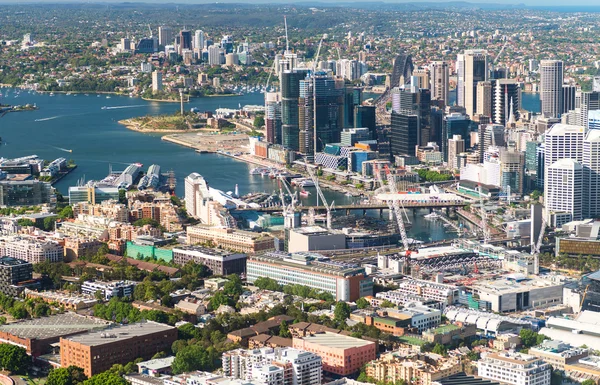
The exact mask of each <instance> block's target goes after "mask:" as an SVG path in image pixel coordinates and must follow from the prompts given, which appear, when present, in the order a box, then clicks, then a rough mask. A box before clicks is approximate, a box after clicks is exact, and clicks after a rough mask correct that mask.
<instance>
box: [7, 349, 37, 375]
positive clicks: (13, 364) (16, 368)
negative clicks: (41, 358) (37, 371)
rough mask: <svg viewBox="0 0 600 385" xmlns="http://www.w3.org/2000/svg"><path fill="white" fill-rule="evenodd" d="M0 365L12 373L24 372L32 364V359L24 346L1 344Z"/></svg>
mask: <svg viewBox="0 0 600 385" xmlns="http://www.w3.org/2000/svg"><path fill="white" fill-rule="evenodd" d="M0 366H1V367H2V368H3V369H4V370H8V371H9V372H11V373H17V374H22V373H26V372H27V370H28V369H29V367H30V366H31V359H30V358H29V356H28V355H27V351H26V350H25V349H24V348H22V347H19V346H16V345H10V344H0Z"/></svg>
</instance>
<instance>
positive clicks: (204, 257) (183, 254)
mask: <svg viewBox="0 0 600 385" xmlns="http://www.w3.org/2000/svg"><path fill="white" fill-rule="evenodd" d="M173 261H174V262H175V263H176V264H178V265H182V266H183V265H185V264H186V263H187V262H190V261H193V262H196V263H201V264H203V265H205V266H206V267H208V268H209V269H210V270H211V271H212V273H213V274H214V275H229V274H245V273H246V254H243V253H231V252H228V251H225V250H218V249H209V248H206V247H200V246H188V247H176V248H174V249H173Z"/></svg>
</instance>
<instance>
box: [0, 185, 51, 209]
mask: <svg viewBox="0 0 600 385" xmlns="http://www.w3.org/2000/svg"><path fill="white" fill-rule="evenodd" d="M43 204H56V194H55V193H54V188H53V187H52V185H51V184H50V183H48V182H41V181H39V180H37V179H30V180H1V181H0V206H3V207H9V206H37V205H43Z"/></svg>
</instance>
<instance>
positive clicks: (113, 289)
mask: <svg viewBox="0 0 600 385" xmlns="http://www.w3.org/2000/svg"><path fill="white" fill-rule="evenodd" d="M136 284H137V282H132V281H112V282H102V281H85V282H84V283H83V284H82V285H81V292H82V293H83V294H88V295H92V296H95V295H96V293H97V292H100V295H101V296H102V298H103V299H104V300H105V301H108V300H109V299H111V298H112V297H118V298H123V297H129V298H132V297H133V291H134V289H135V286H136Z"/></svg>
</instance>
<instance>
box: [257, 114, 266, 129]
mask: <svg viewBox="0 0 600 385" xmlns="http://www.w3.org/2000/svg"><path fill="white" fill-rule="evenodd" d="M264 125H265V117H264V115H256V116H255V117H254V127H256V128H261V127H262V126H264Z"/></svg>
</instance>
